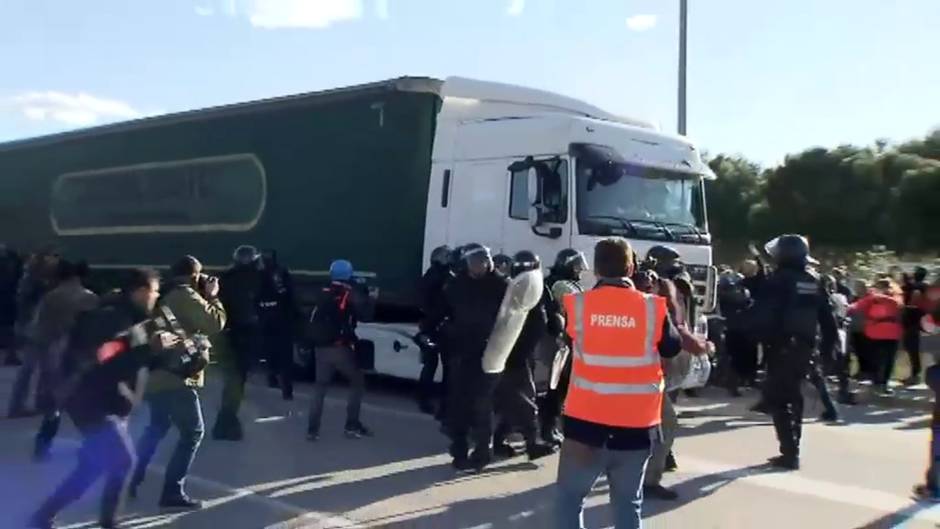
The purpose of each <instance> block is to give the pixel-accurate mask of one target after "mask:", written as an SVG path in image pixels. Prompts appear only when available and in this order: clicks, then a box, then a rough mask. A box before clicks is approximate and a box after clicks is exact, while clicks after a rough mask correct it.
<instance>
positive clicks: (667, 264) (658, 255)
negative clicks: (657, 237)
mask: <svg viewBox="0 0 940 529" xmlns="http://www.w3.org/2000/svg"><path fill="white" fill-rule="evenodd" d="M680 259H681V255H680V254H679V252H678V251H676V249H675V248H673V247H671V246H665V245H662V244H657V245H656V246H653V247H652V248H650V249H649V251H647V252H646V261H647V262H649V263H651V264H652V268H653V269H654V270H656V272H657V273H658V274H659V275H660V276H662V277H666V278H669V279H675V278H676V277H677V276H678V275H679V274H681V273H682V270H683V269H684V267H683V265H682V261H681V260H680Z"/></svg>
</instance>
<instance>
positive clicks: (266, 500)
mask: <svg viewBox="0 0 940 529" xmlns="http://www.w3.org/2000/svg"><path fill="white" fill-rule="evenodd" d="M56 442H57V443H61V444H66V445H71V446H73V447H76V448H77V447H79V446H81V442H80V441H79V440H77V439H74V438H67V437H62V438H58V439H56ZM147 469H148V471H149V472H153V473H155V474H160V475H164V474H165V473H166V467H164V466H163V465H158V464H156V463H152V464H151V465H150V466H149V467H147ZM186 481H187V482H188V483H195V484H196V485H198V486H201V487H203V488H207V489H210V490H215V491H216V492H221V493H223V494H224V496H222V497H219V498H215V499H212V500H208V501H206V502H205V508H204V509H203V510H206V509H211V508H213V507H218V506H220V505H224V504H226V503H231V502H233V501H236V500H240V499H245V500H246V501H252V502H255V503H259V504H262V505H264V506H266V507H268V508H269V509H271V510H274V511H280V512H283V513H286V514H289V515H292V516H295V517H297V518H303V519H304V520H309V521H310V522H311V524H308V525H304V526H303V528H304V529H351V528H355V527H360V524H359V523H358V522H356V521H353V520H350V519H349V518H346V517H344V516H340V515H335V514H329V513H319V512H315V511H310V510H309V509H304V508H301V507H298V506H296V505H293V504H291V503H288V502H286V501H283V500H279V499H276V498H273V497H269V496H265V495H262V494H260V492H258V491H256V490H254V488H253V487H250V486H249V487H242V488H234V487H231V486H229V485H227V484H225V483H222V482H221V481H216V480H213V479H209V478H204V477H201V476H195V475H192V474H190V475H189V476H187V477H186ZM197 512H201V511H197ZM187 514H191V512H180V513H172V514H164V515H159V516H153V515H150V516H149V517H148V518H142V519H138V521H135V519H134V518H133V517H131V518H128V519H127V520H124V521H125V523H127V524H128V526H129V527H130V528H131V529H150V528H153V527H161V526H166V525H168V524H172V523H173V522H175V521H176V520H178V519H180V518H182V517H183V516H186V515H187ZM297 518H294V519H297ZM139 520H144V523H143V524H140V522H139ZM278 523H285V522H278ZM88 527H89V523H88V522H82V523H79V524H73V525H68V526H65V527H63V528H62V529H84V528H88ZM92 527H94V525H92ZM270 527H273V528H281V527H284V528H286V527H293V526H279V525H278V524H273V526H270Z"/></svg>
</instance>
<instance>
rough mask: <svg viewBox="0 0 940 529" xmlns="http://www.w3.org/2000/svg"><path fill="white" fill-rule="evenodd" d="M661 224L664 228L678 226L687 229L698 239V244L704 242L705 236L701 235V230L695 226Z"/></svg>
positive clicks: (679, 223)
mask: <svg viewBox="0 0 940 529" xmlns="http://www.w3.org/2000/svg"><path fill="white" fill-rule="evenodd" d="M662 224H664V225H666V226H679V227H680V228H687V229H688V230H690V231H691V232H692V233H693V234H694V235H695V236H696V237H697V238H698V242H706V241H705V234H704V233H702V230H700V229H699V227H698V226H696V225H695V224H689V223H688V222H663V223H662Z"/></svg>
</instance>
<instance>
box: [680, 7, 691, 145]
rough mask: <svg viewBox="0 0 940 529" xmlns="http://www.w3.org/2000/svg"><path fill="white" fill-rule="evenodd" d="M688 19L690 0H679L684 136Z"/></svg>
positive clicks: (681, 101)
mask: <svg viewBox="0 0 940 529" xmlns="http://www.w3.org/2000/svg"><path fill="white" fill-rule="evenodd" d="M688 21H689V0H679V134H681V135H682V136H685V132H686V121H685V115H686V104H685V97H686V96H685V94H686V86H685V72H686V43H687V41H688V39H687V35H686V34H687V30H688Z"/></svg>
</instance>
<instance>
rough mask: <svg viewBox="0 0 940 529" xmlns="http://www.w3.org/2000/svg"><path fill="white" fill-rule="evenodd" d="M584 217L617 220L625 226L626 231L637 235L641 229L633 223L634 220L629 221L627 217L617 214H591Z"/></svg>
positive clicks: (587, 218)
mask: <svg viewBox="0 0 940 529" xmlns="http://www.w3.org/2000/svg"><path fill="white" fill-rule="evenodd" d="M584 218H585V219H586V220H591V219H604V220H615V221H617V222H618V223H619V224H620V225H621V226H623V229H624V231H627V232H630V233H633V234H634V235H636V234H637V233H639V230H637V229H636V226H635V225H634V224H633V222H632V221H629V220H627V219H625V218H623V217H617V216H615V215H589V216H587V217H584Z"/></svg>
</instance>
